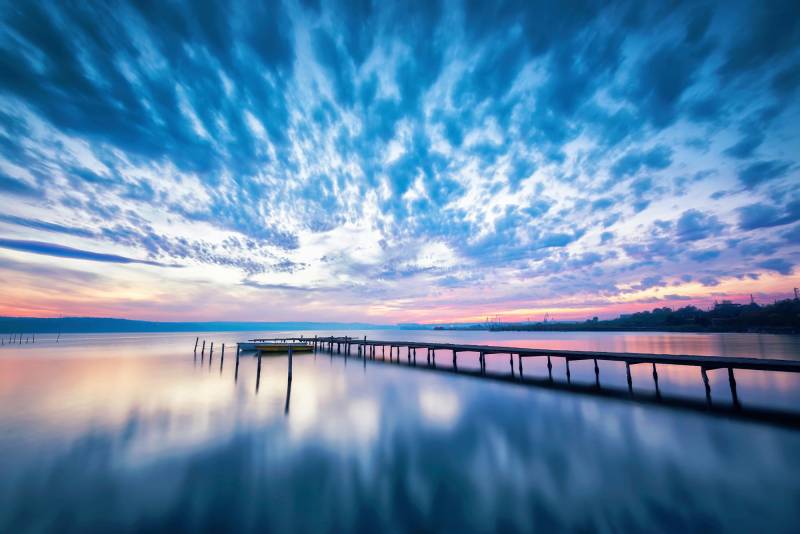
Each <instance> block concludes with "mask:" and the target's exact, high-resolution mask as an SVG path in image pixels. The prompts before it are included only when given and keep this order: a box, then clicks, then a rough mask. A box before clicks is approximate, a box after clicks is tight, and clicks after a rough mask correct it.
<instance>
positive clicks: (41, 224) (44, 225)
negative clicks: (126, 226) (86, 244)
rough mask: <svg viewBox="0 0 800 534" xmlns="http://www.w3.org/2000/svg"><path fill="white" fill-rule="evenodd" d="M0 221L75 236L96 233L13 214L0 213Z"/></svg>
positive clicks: (88, 235) (87, 235)
mask: <svg viewBox="0 0 800 534" xmlns="http://www.w3.org/2000/svg"><path fill="white" fill-rule="evenodd" d="M0 222H5V223H9V224H15V225H17V226H24V227H26V228H32V229H35V230H42V231H45V232H52V233H57V234H66V235H71V236H76V237H89V238H91V237H96V235H97V234H96V233H95V232H93V231H92V230H88V229H86V228H80V227H75V226H65V225H63V224H56V223H52V222H47V221H41V220H38V219H29V218H27V217H17V216H15V215H2V214H0Z"/></svg>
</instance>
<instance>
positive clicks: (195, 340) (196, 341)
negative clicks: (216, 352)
mask: <svg viewBox="0 0 800 534" xmlns="http://www.w3.org/2000/svg"><path fill="white" fill-rule="evenodd" d="M199 341H200V336H197V337H196V338H194V353H195V354H197V343H198V342H199Z"/></svg>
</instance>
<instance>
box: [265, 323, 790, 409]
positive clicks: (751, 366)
mask: <svg viewBox="0 0 800 534" xmlns="http://www.w3.org/2000/svg"><path fill="white" fill-rule="evenodd" d="M251 341H254V342H261V341H281V342H292V341H298V342H305V343H309V342H310V343H313V345H314V348H315V350H326V351H328V352H331V353H332V354H334V353H335V354H343V355H344V356H351V355H355V356H358V357H363V358H364V359H365V360H366V359H372V360H374V359H376V358H377V357H378V349H380V357H381V358H382V359H385V358H386V353H387V350H386V349H388V355H389V360H390V361H393V360H395V359H396V360H397V361H398V362H399V361H400V353H401V349H405V351H404V352H405V354H406V359H407V361H408V363H409V364H413V365H416V363H417V350H421V351H424V352H425V362H426V364H427V365H432V366H433V367H436V356H437V352H438V353H439V354H441V353H442V352H444V353H445V354H446V355H448V356H451V357H452V368H453V369H454V370H456V371H458V354H459V353H465V352H470V353H475V354H478V362H479V365H480V371H479V373H481V374H486V359H487V358H488V357H497V356H505V357H507V358H508V364H509V366H510V369H511V375H512V376H514V374H515V366H514V357H515V356H516V358H517V366H516V367H517V372H518V373H519V377H520V378H522V377H523V372H524V366H523V361H524V359H526V358H546V359H547V372H548V378H549V380H550V381H551V382H552V381H553V364H552V359H553V358H560V359H563V360H564V366H565V375H566V379H567V383H570V381H571V371H570V362H575V361H586V360H591V361H592V362H593V363H594V374H595V383H596V385H597V386H598V387H599V385H600V368H599V366H598V364H597V362H598V361H608V362H622V363H624V364H625V370H626V378H627V382H628V390H629V391H630V392H632V391H633V377H632V375H631V366H632V365H650V366H652V369H653V381H654V383H655V390H656V395H657V396H660V390H659V386H658V369H657V367H656V365H681V366H691V367H697V368H699V369H700V376H701V378H702V380H703V385H704V386H705V392H706V399H707V401H708V402H709V404H710V402H711V385H710V382H709V379H708V371H711V370H714V369H726V370H727V375H728V383H729V385H730V390H731V398H732V400H733V403H734V406H735V407H737V406H738V405H739V399H738V395H737V391H736V378H735V374H734V371H735V370H749V371H764V372H786V373H800V361H797V360H779V359H768V358H745V357H732V356H697V355H686V354H641V353H631V352H599V351H598V352H595V351H572V350H558V349H536V348H525V347H509V346H496V345H463V344H458V343H435V342H430V341H387V340H378V339H367V338H366V337H365V338H352V337H319V336H315V337H313V338H311V337H283V338H262V339H253V340H251Z"/></svg>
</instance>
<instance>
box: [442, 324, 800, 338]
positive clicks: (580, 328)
mask: <svg viewBox="0 0 800 534" xmlns="http://www.w3.org/2000/svg"><path fill="white" fill-rule="evenodd" d="M433 330H438V331H441V330H448V331H462V332H631V333H636V332H651V333H658V332H662V333H667V334H668V333H687V334H786V335H798V334H800V330H797V329H794V328H750V329H714V328H688V327H674V328H668V327H627V328H625V327H616V328H615V327H602V326H601V327H592V326H586V325H584V324H580V323H578V324H575V325H571V324H562V325H553V326H544V325H542V326H530V327H512V326H509V327H491V328H485V327H482V328H473V327H457V326H443V327H439V326H437V327H434V328H433Z"/></svg>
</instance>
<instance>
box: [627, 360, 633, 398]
mask: <svg viewBox="0 0 800 534" xmlns="http://www.w3.org/2000/svg"><path fill="white" fill-rule="evenodd" d="M625 374H626V375H627V378H628V392H629V393H633V377H632V376H631V363H630V362H625Z"/></svg>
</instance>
